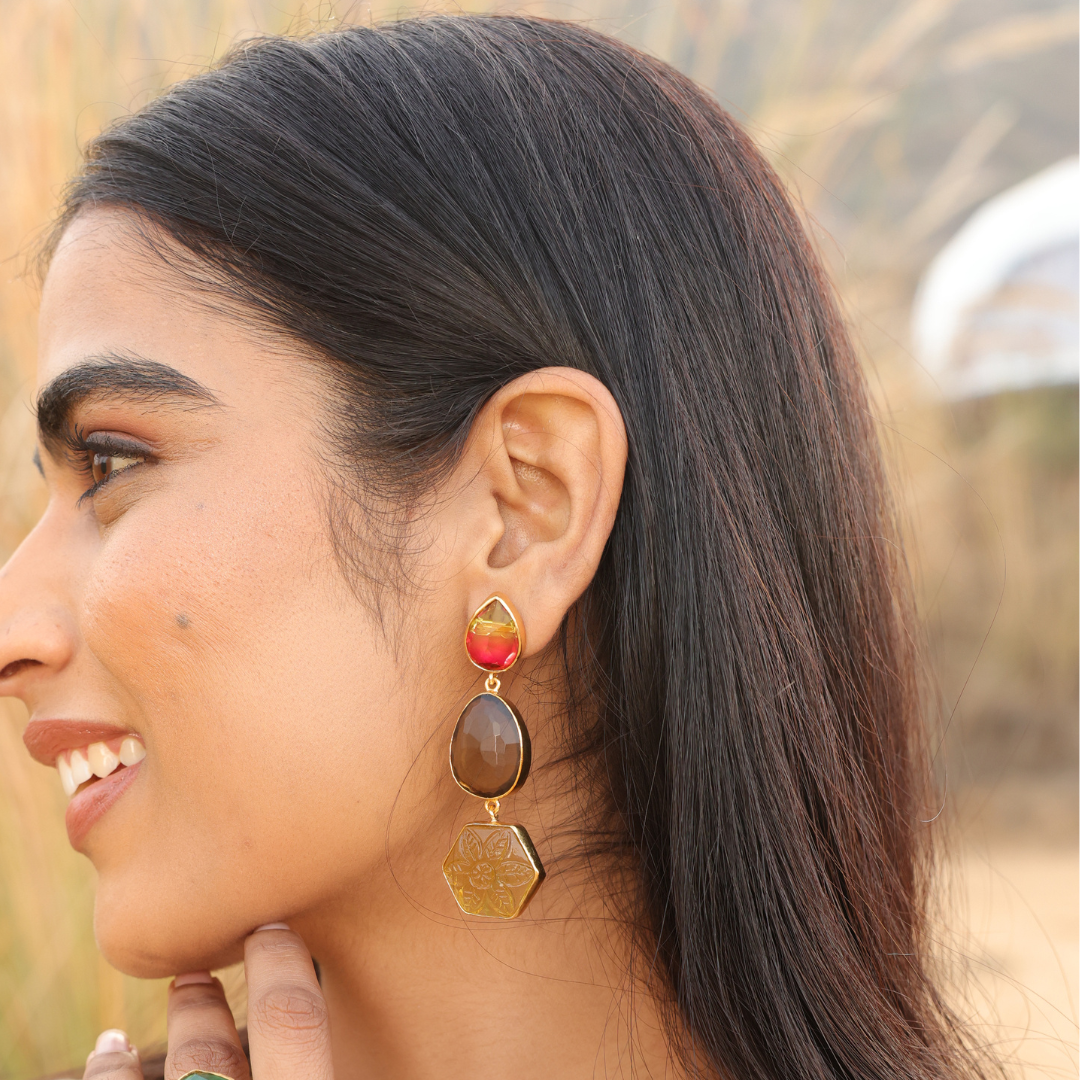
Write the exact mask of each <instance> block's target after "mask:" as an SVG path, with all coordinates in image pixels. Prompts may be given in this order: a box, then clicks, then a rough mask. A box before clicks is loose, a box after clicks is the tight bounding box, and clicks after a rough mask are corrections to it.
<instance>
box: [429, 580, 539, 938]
mask: <svg viewBox="0 0 1080 1080" xmlns="http://www.w3.org/2000/svg"><path fill="white" fill-rule="evenodd" d="M465 650H466V652H467V653H468V654H469V659H470V660H471V661H472V663H473V664H474V665H475V666H476V667H478V668H480V670H481V671H486V672H487V673H488V677H487V680H486V681H485V682H484V689H483V691H482V692H481V693H479V694H477V695H476V697H474V698H473V699H472V700H471V701H470V702H469V703H468V704H467V705H466V706H465V708H464V709H462V710H461V715H460V716H459V717H458V722H457V726H456V727H455V728H454V734H453V737H452V738H451V739H450V772H451V775H452V776H453V777H454V780H455V782H456V783H457V785H458V787H460V788H461V789H462V791H467V792H468V793H469V794H470V795H475V796H476V797H477V798H480V799H483V800H484V809H485V810H486V811H487V813H488V817H489V818H490V819H491V820H490V821H473V822H470V823H469V824H468V825H466V826H465V827H464V828H463V829H462V830H461V832H460V833H459V834H458V837H457V839H456V840H455V841H454V843H453V845H452V847H451V848H450V850H449V851H448V852H447V854H446V858H445V859H444V860H443V875H444V876H445V878H446V882H447V884H448V885H449V886H450V891H451V892H452V893H453V894H454V899H455V900H456V901H457V904H458V907H460V908H461V910H462V911H464V912H465V914H466V915H480V916H484V917H487V918H497V919H516V918H517V917H518V916H519V915H520V914H521V913H522V911H524V910H525V905H526V904H527V903H528V902H529V901H530V900H531V899H532V897H533V894H534V893H535V892H536V890H537V889H538V888H539V887H540V882H541V881H543V880H544V867H543V865H542V864H541V862H540V856H539V855H537V854H536V849H535V848H534V847H533V844H532V840H531V839H530V838H529V834H528V833H527V832H526V831H525V829H524V828H523V827H522V826H521V825H504V824H502V823H500V821H499V806H500V802H499V800H500V799H504V798H505V797H506V796H507V795H509V794H510V793H511V792H512V791H514V790H515V789H516V788H518V787H520V786H521V785H522V784H524V783H525V780H526V778H527V777H528V775H529V764H530V757H531V753H530V746H529V731H528V728H526V727H525V721H524V720H522V718H521V714H520V713H519V712H518V711H517V709H516V708H514V706H513V705H511V704H510V702H509V701H506V700H505V699H504V698H502V697H500V696H499V689H500V687H501V683H500V681H499V675H498V673H499V672H503V671H508V670H509V669H510V668H511V667H512V666H513V665H514V663H515V662H516V661H517V659H518V657H519V656H520V655H521V654H522V652H524V650H525V629H524V626H523V625H522V623H521V620H520V619H518V618H516V617H515V615H514V613H513V610H512V608H511V606H510V604H509V603H507V601H505V600H504V599H502V597H499V596H492V597H489V598H488V599H487V600H485V601H484V603H483V604H481V605H480V607H479V608H477V610H476V612H475V613H474V615H473V617H472V618H471V619H470V620H469V625H468V628H467V629H466V631H465Z"/></svg>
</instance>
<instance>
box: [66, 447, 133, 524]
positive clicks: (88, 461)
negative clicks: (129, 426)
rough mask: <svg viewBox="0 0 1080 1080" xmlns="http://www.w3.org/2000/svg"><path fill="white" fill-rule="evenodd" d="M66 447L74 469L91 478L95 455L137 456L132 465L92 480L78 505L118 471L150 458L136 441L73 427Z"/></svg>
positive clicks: (96, 491) (90, 496) (125, 469)
mask: <svg viewBox="0 0 1080 1080" xmlns="http://www.w3.org/2000/svg"><path fill="white" fill-rule="evenodd" d="M67 443H68V447H69V449H70V451H71V453H72V457H73V458H74V463H75V467H76V469H77V470H78V471H79V473H80V474H81V475H82V476H85V477H89V478H90V479H93V475H94V458H95V457H96V456H97V455H102V456H111V457H128V458H137V459H138V460H137V461H136V462H135V464H134V465H125V466H124V467H123V468H122V469H117V470H116V471H115V472H110V473H109V475H108V476H103V477H102V478H101V479H100V480H94V482H93V483H92V484H91V485H90V486H89V487H88V488H87V489H86V490H85V491H84V492H83V493H82V494H81V495H80V496H79V502H78V505H80V506H81V505H82V504H83V502H84V501H85V500H87V499H92V498H93V497H94V496H95V495H96V494H97V493H98V492H99V491H100V490H101V489H102V488H103V487H104V486H105V485H106V484H108V483H109V481H110V480H112V479H113V478H114V477H116V476H119V475H120V473H125V472H127V471H128V470H129V469H134V468H136V467H137V466H139V465H145V464H146V462H147V461H148V460H149V459H150V455H149V453H147V451H146V449H145V447H143V446H140V445H139V444H138V443H133V442H127V441H125V440H123V439H118V438H116V437H115V436H112V435H101V434H91V435H89V436H87V435H84V434H83V432H82V430H81V429H80V428H75V430H74V431H72V432H71V433H70V435H69V437H68V439H67Z"/></svg>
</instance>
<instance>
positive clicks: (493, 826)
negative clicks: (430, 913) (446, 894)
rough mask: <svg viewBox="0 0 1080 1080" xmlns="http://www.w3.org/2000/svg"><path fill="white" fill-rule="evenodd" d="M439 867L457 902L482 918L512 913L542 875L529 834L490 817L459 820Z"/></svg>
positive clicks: (531, 893)
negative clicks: (461, 824) (462, 823)
mask: <svg viewBox="0 0 1080 1080" xmlns="http://www.w3.org/2000/svg"><path fill="white" fill-rule="evenodd" d="M442 869H443V877H445V878H446V883H447V885H449V886H450V891H451V892H452V893H453V894H454V899H455V900H456V901H457V905H458V907H459V908H461V910H462V911H464V912H465V914H466V915H475V916H476V917H478V918H482V919H516V918H517V917H518V916H519V915H520V914H521V913H522V912H523V911H524V910H525V907H526V905H527V904H528V903H529V901H530V900H531V899H532V898H533V896H534V895H535V894H536V890H537V889H538V888H539V887H540V883H541V882H542V881H543V880H544V867H543V864H542V863H541V862H540V856H539V855H537V854H536V849H535V848H534V847H533V844H532V840H531V839H530V838H529V834H528V833H527V832H526V831H525V830H524V829H523V828H522V827H521V826H520V825H503V824H502V823H501V822H494V821H492V822H486V821H470V822H469V824H467V825H465V826H464V827H463V828H462V830H461V832H459V833H458V835H457V839H456V840H455V841H454V843H453V844H452V845H451V847H450V850H449V851H448V852H447V853H446V858H445V859H444V860H443V867H442Z"/></svg>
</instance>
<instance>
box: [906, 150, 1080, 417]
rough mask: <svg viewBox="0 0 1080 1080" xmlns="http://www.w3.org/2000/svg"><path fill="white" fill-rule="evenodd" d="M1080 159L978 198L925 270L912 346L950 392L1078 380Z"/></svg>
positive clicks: (964, 394) (970, 393)
mask: <svg viewBox="0 0 1080 1080" xmlns="http://www.w3.org/2000/svg"><path fill="white" fill-rule="evenodd" d="M1078 286H1080V161H1078V160H1077V159H1076V158H1068V159H1066V160H1065V161H1062V162H1059V163H1058V164H1057V165H1053V166H1051V167H1050V168H1049V169H1046V170H1045V171H1043V172H1041V173H1038V174H1037V175H1036V176H1033V177H1031V178H1030V179H1028V180H1025V181H1023V182H1022V183H1020V184H1017V185H1016V186H1015V187H1013V188H1010V189H1009V190H1008V191H1005V192H1003V193H1002V194H1000V195H997V196H996V197H994V198H993V199H990V200H988V201H987V202H986V203H984V204H983V205H982V206H981V207H980V208H979V209H978V210H976V211H975V213H974V214H972V216H971V217H970V218H969V219H968V220H967V222H966V223H965V224H964V225H963V226H962V227H961V229H960V230H959V232H957V233H956V235H955V236H954V237H953V238H952V239H951V240H950V241H949V242H948V243H947V244H946V245H945V247H944V248H942V250H941V251H940V252H939V253H938V255H937V256H936V258H935V259H934V261H933V262H932V263H931V264H930V267H929V269H928V270H927V271H926V274H925V275H924V277H923V279H922V282H921V283H920V285H919V290H918V292H917V294H916V297H915V305H914V310H913V314H912V320H913V334H914V340H915V348H916V350H917V353H918V357H919V359H920V360H921V361H922V363H923V364H924V366H925V367H926V369H927V371H928V372H929V373H930V374H931V375H932V376H933V377H934V378H935V379H936V380H937V382H938V384H939V385H940V387H941V389H942V391H943V392H944V393H945V395H946V396H947V397H950V398H965V397H978V396H981V395H985V394H994V393H999V392H1000V391H1003V390H1019V389H1027V388H1029V387H1034V386H1046V385H1053V384H1062V383H1072V382H1077V381H1078V377H1080V353H1078V344H1077V343H1078V336H1080V328H1078V317H1077V290H1078Z"/></svg>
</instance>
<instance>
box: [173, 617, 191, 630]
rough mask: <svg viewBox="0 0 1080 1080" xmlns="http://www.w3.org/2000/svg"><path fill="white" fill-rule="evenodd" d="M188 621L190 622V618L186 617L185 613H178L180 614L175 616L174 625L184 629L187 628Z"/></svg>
mask: <svg viewBox="0 0 1080 1080" xmlns="http://www.w3.org/2000/svg"><path fill="white" fill-rule="evenodd" d="M189 623H190V620H189V619H188V617H187V616H186V615H184V614H180V615H177V616H176V625H177V626H179V627H180V629H181V630H186V629H187V628H188V625H189Z"/></svg>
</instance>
